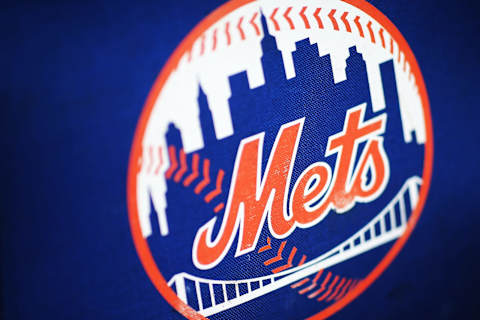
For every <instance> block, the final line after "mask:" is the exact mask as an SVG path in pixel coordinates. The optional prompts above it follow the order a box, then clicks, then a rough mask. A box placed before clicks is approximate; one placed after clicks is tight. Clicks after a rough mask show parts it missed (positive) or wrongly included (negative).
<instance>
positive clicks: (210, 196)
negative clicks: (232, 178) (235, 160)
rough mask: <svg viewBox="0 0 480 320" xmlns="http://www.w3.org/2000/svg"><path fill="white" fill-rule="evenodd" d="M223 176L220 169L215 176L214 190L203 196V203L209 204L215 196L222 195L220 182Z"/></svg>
mask: <svg viewBox="0 0 480 320" xmlns="http://www.w3.org/2000/svg"><path fill="white" fill-rule="evenodd" d="M224 175H225V172H224V171H223V170H222V169H220V170H218V175H217V183H216V188H215V189H213V190H212V191H210V192H209V193H207V195H206V196H205V202H206V203H209V202H210V201H212V200H213V198H215V197H216V196H218V195H219V194H221V193H222V181H223V176H224Z"/></svg>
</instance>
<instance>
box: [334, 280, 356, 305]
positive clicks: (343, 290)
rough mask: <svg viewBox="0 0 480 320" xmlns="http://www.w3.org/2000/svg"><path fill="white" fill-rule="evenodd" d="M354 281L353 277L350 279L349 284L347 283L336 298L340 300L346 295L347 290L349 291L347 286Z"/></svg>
mask: <svg viewBox="0 0 480 320" xmlns="http://www.w3.org/2000/svg"><path fill="white" fill-rule="evenodd" d="M351 283H352V279H349V280H348V281H347V284H346V285H345V287H343V289H342V291H341V292H340V294H339V295H338V296H337V297H336V298H335V301H338V300H340V299H341V298H342V297H343V296H344V295H345V292H346V291H347V288H348V286H349V285H350V284H351Z"/></svg>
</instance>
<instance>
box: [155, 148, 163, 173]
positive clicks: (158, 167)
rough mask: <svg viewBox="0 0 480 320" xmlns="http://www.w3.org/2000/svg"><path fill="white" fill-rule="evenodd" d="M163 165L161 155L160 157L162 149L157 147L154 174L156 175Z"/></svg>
mask: <svg viewBox="0 0 480 320" xmlns="http://www.w3.org/2000/svg"><path fill="white" fill-rule="evenodd" d="M162 164H163V155H162V147H158V166H157V169H155V174H156V175H157V174H158V173H159V172H160V169H161V168H162Z"/></svg>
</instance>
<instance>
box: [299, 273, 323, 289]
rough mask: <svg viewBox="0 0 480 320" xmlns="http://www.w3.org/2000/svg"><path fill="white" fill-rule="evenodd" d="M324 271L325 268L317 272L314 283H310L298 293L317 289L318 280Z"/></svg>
mask: <svg viewBox="0 0 480 320" xmlns="http://www.w3.org/2000/svg"><path fill="white" fill-rule="evenodd" d="M322 273H323V269H321V270H319V271H318V272H317V274H316V275H315V278H313V280H312V284H311V285H309V286H308V287H306V288H304V289H302V290H300V291H299V292H298V293H299V294H304V293H306V292H308V291H310V290H313V289H315V287H316V286H317V281H318V279H320V277H321V275H322Z"/></svg>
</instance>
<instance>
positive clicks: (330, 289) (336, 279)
mask: <svg viewBox="0 0 480 320" xmlns="http://www.w3.org/2000/svg"><path fill="white" fill-rule="evenodd" d="M338 279H339V276H335V278H333V281H332V283H331V284H330V286H329V287H328V290H327V292H325V293H324V294H323V295H322V296H321V297H320V298H318V299H317V301H322V300H323V299H325V298H326V297H327V296H328V295H329V294H330V293H331V292H332V288H333V286H334V285H335V284H336V283H337V281H338Z"/></svg>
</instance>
